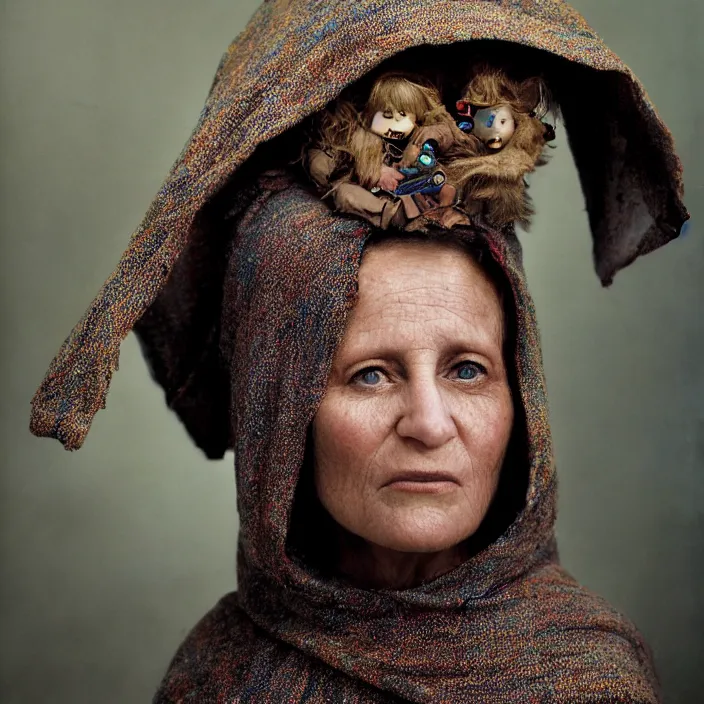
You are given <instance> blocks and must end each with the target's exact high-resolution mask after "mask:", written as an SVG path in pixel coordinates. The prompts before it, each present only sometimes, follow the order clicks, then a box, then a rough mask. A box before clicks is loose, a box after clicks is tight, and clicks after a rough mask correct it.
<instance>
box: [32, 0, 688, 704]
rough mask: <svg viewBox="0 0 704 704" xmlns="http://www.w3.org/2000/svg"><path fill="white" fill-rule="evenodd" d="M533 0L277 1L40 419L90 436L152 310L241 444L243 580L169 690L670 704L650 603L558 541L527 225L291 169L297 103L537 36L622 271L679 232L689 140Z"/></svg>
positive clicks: (195, 640)
mask: <svg viewBox="0 0 704 704" xmlns="http://www.w3.org/2000/svg"><path fill="white" fill-rule="evenodd" d="M515 6H516V3H495V2H476V3H459V2H455V1H452V2H451V1H450V0H447V1H443V0H438V2H436V3H434V4H433V6H432V7H433V21H432V22H431V23H430V24H429V23H428V16H427V11H428V3H427V2H424V1H422V0H408V2H403V3H393V4H389V6H386V5H384V4H382V3H376V2H372V1H371V0H369V1H368V2H367V1H365V2H357V3H321V2H312V1H306V0H298V1H293V2H284V1H279V2H266V3H265V4H264V6H263V7H262V10H261V11H260V13H259V14H258V15H256V16H255V18H254V19H253V21H252V23H251V25H250V26H249V28H248V29H247V30H246V31H245V33H244V34H243V35H242V37H240V38H239V39H238V40H237V41H236V42H235V43H234V44H233V46H232V47H231V49H230V51H229V52H228V54H227V55H226V57H225V59H224V60H223V62H222V64H221V67H220V69H219V72H218V76H217V78H216V82H215V84H214V86H213V90H212V92H211V95H210V98H209V100H208V103H207V105H206V108H205V110H204V111H203V113H202V116H201V122H200V124H199V126H198V129H197V130H196V132H195V133H194V136H193V138H192V140H191V141H190V142H189V144H188V145H187V146H186V149H185V150H184V152H183V154H182V155H181V157H180V159H179V161H178V162H177V164H176V165H175V166H174V168H173V169H172V171H171V173H170V176H169V178H168V179H167V181H166V183H165V185H164V187H163V188H162V190H161V192H160V193H159V195H158V196H157V199H156V200H155V203H154V205H153V206H152V208H151V209H150V211H149V213H148V215H147V218H146V219H145V221H144V223H143V225H142V227H141V228H140V229H139V231H138V232H137V233H136V234H135V236H134V238H133V240H132V242H131V244H130V248H129V249H128V251H127V252H126V253H125V255H124V257H123V260H122V261H121V263H120V265H119V266H118V268H117V269H116V271H115V273H114V274H113V276H112V277H111V278H110V279H109V280H108V282H107V283H106V285H105V287H104V288H103V290H102V291H101V292H100V294H99V295H98V297H97V298H96V300H95V302H94V304H93V305H92V306H91V308H90V309H89V311H88V312H87V314H86V316H85V318H84V319H83V320H82V321H81V322H80V323H79V324H78V325H77V327H76V328H75V330H74V332H73V333H72V335H71V336H70V337H69V338H68V339H67V341H66V343H65V344H64V346H63V347H62V349H61V351H60V352H59V355H58V356H57V358H56V359H55V361H54V363H53V364H52V367H51V369H50V371H49V374H48V375H47V377H46V379H45V381H44V383H43V384H42V386H41V387H40V389H39V391H38V392H37V395H36V397H35V399H34V405H33V416H32V429H33V431H34V432H35V433H37V434H40V435H48V436H52V437H57V438H58V439H60V440H61V441H62V442H63V443H64V444H65V445H66V446H67V447H68V448H71V449H75V448H78V447H80V445H81V443H82V442H83V439H84V438H85V435H86V433H87V432H88V428H89V426H90V422H91V420H92V418H93V416H94V415H95V413H96V412H97V410H98V409H99V408H100V407H101V406H102V405H103V404H104V402H105V395H106V393H107V388H108V384H109V380H110V376H111V374H112V371H113V370H114V369H115V367H116V363H117V354H118V349H119V344H120V341H121V340H122V338H123V337H124V335H126V334H127V333H128V332H129V331H130V330H131V329H133V328H134V329H135V330H136V332H137V333H138V335H139V336H140V339H141V342H142V344H143V348H144V351H145V354H146V356H147V358H148V361H149V363H150V366H151V369H152V372H153V374H154V377H155V379H156V380H157V381H158V382H159V383H160V384H161V385H162V386H163V387H164V388H165V390H166V395H167V400H168V403H169V404H170V406H171V407H172V408H173V409H174V411H175V412H176V413H178V415H179V417H180V418H181V420H182V421H183V423H184V425H185V426H186V428H187V430H188V432H189V433H190V434H191V436H192V437H193V439H194V441H195V442H196V443H197V444H198V445H199V446H200V447H201V448H202V449H203V450H204V451H205V452H206V454H207V455H208V456H211V457H219V456H222V454H223V453H224V452H225V450H226V449H228V448H232V449H234V452H235V461H236V475H237V490H238V509H239V514H240V534H239V552H238V591H237V592H236V593H233V594H230V595H228V596H226V597H224V598H223V599H222V600H221V601H220V603H219V604H218V605H217V606H216V607H215V608H214V609H213V610H212V611H211V612H210V613H209V614H208V615H207V616H206V617H205V618H204V619H203V620H202V621H201V622H200V623H199V624H198V625H197V626H196V627H195V628H194V630H193V632H192V633H191V634H190V635H189V636H188V638H187V639H186V641H185V642H184V644H183V645H182V646H181V648H180V649H179V651H178V653H177V654H176V656H175V658H174V660H173V663H172V665H171V667H170V668H169V671H168V672H167V674H166V676H165V678H164V681H163V683H162V685H161V687H160V689H159V692H158V693H157V695H156V698H155V701H156V702H159V703H165V702H190V701H195V702H311V703H317V702H320V703H322V702H403V701H407V702H437V703H439V702H448V703H451V702H478V703H481V702H485V703H487V704H488V703H504V702H516V703H519V702H520V703H521V704H523V703H525V702H565V703H567V702H570V703H573V702H590V703H597V702H604V703H606V702H639V703H641V704H644V703H651V702H658V701H659V694H658V686H657V679H656V676H655V673H654V671H653V666H652V662H651V659H650V656H649V652H648V649H647V647H646V645H645V644H644V643H643V641H642V639H641V637H640V636H639V634H638V632H637V631H636V629H635V628H634V627H633V626H632V625H631V624H630V623H629V622H628V621H627V620H626V619H625V618H624V617H622V616H621V615H619V614H618V613H617V612H616V611H614V610H613V609H612V608H611V607H610V606H609V605H608V604H607V603H605V602H604V601H603V600H602V599H600V598H599V597H597V596H595V595H594V594H591V593H589V592H588V591H586V590H585V589H583V588H582V587H580V586H579V585H578V584H577V583H576V582H575V581H574V580H573V579H572V578H571V577H570V576H569V575H568V574H567V573H566V572H565V571H564V570H563V569H562V567H561V566H560V564H559V560H558V555H557V550H556V545H555V536H554V521H555V509H556V494H555V492H556V476H555V467H554V463H553V457H552V445H551V440H550V431H549V426H548V422H547V402H546V398H545V385H544V378H543V371H542V363H541V359H540V351H539V342H538V333H537V326H536V321H535V315H534V311H533V305H532V302H531V299H530V297H529V295H528V292H527V286H526V282H525V277H524V274H523V269H522V264H521V251H520V245H519V243H518V240H517V238H516V236H515V233H514V232H513V228H511V227H504V228H496V227H493V226H491V224H490V223H485V222H483V221H482V220H481V219H475V220H473V221H472V222H470V223H466V224H464V225H461V226H456V227H454V228H453V229H451V230H446V229H443V228H442V227H439V226H437V224H434V223H433V221H432V219H431V220H428V221H425V222H424V224H423V226H422V227H419V228H418V230H419V231H418V232H417V233H414V234H412V235H409V234H408V233H399V232H394V231H389V232H380V231H378V230H376V229H374V228H373V227H372V226H371V225H370V224H369V223H367V222H365V221H362V220H357V219H354V218H352V217H345V216H342V215H339V214H335V213H333V212H331V210H330V208H329V207H328V206H327V205H326V204H325V203H324V202H323V201H322V200H321V199H320V197H319V196H318V195H317V194H315V193H313V192H312V189H311V188H310V187H309V185H306V184H304V183H303V182H302V179H301V175H300V173H298V172H296V171H295V170H294V171H290V170H288V171H286V170H284V169H283V168H281V167H283V166H284V162H285V154H286V153H287V152H290V151H295V147H296V146H298V147H300V142H297V141H296V140H297V139H300V133H298V132H297V131H296V130H295V129H294V130H293V131H291V130H292V129H293V128H295V126H296V125H297V124H298V123H299V121H300V120H301V119H303V118H304V117H306V116H308V115H311V114H312V113H314V112H315V111H316V110H319V109H321V108H323V107H324V106H325V104H326V103H327V102H328V101H330V100H331V99H333V98H335V97H336V96H337V95H338V94H339V92H340V91H341V90H342V88H344V87H345V86H346V85H347V84H350V83H352V82H354V81H355V80H356V79H358V78H360V77H362V76H363V74H364V73H366V72H368V71H370V70H372V69H373V68H374V67H376V66H377V65H378V64H380V63H382V62H384V61H385V60H387V59H390V58H391V57H393V56H394V55H396V54H399V53H400V52H403V51H404V50H405V49H407V48H408V44H409V42H411V38H414V39H413V41H417V42H418V43H419V44H424V45H430V44H452V43H456V42H464V41H468V40H474V39H480V38H483V39H497V38H500V39H508V40H514V41H515V40H516V39H517V38H518V37H520V40H521V41H522V42H523V43H525V44H529V45H531V46H532V47H537V48H540V49H542V50H543V52H546V51H549V52H552V54H553V58H552V60H553V61H554V63H552V64H550V63H549V62H548V59H547V58H545V57H546V54H545V53H540V54H535V55H531V56H533V58H534V59H535V58H536V57H539V58H540V59H541V60H545V61H546V62H547V63H546V66H548V65H549V68H550V70H549V71H547V73H548V74H549V75H548V76H547V78H548V79H549V80H548V82H549V83H550V85H551V88H552V89H553V90H554V92H555V95H556V97H557V98H558V100H559V103H560V107H561V109H562V112H563V114H564V116H565V120H566V122H567V127H568V129H569V130H570V138H571V144H572V148H573V150H574V153H575V157H576V161H577V165H578V167H579V168H580V172H581V176H582V180H583V185H584V190H585V195H586V200H587V206H588V209H589V214H590V219H591V223H592V229H593V233H594V238H595V258H596V267H597V271H598V273H599V275H600V276H601V278H602V280H603V281H604V282H605V283H608V282H609V281H610V280H611V278H612V276H613V275H614V273H615V272H616V271H618V270H619V269H620V268H622V267H623V266H625V265H626V264H628V263H630V261H632V260H633V259H634V258H635V257H636V256H638V255H639V254H642V253H644V252H647V251H650V250H652V249H654V248H656V247H658V246H659V245H661V244H664V243H665V242H666V241H668V240H669V239H671V238H672V237H674V236H676V235H677V233H678V232H679V229H680V227H681V225H682V223H683V221H684V220H685V219H686V217H687V214H686V211H685V209H684V207H683V205H682V202H681V174H680V171H679V162H678V161H677V157H676V156H675V155H674V152H673V150H672V143H671V140H670V137H669V134H668V133H667V131H666V129H665V128H664V126H663V125H662V123H660V121H659V119H658V118H657V116H656V114H655V112H654V111H653V110H652V107H651V106H650V105H649V103H647V100H646V98H645V96H644V94H643V92H642V89H641V88H640V86H639V84H638V83H637V82H636V81H635V79H634V78H633V77H632V74H630V73H629V72H628V71H627V69H626V68H625V67H624V66H623V65H622V64H621V63H620V62H619V61H618V60H617V59H616V58H615V57H614V56H613V55H612V54H611V53H610V52H608V50H607V49H605V47H603V45H602V44H601V43H600V42H599V40H598V39H597V38H596V37H595V36H594V35H593V33H592V32H591V30H590V29H589V28H588V27H587V25H586V24H585V23H584V22H583V20H582V19H581V18H580V17H579V16H578V15H576V13H574V12H573V11H572V10H571V9H569V8H567V7H566V6H565V5H564V4H563V3H561V2H556V1H554V2H550V1H548V2H539V3H538V2H536V3H531V2H523V3H521V4H520V8H519V9H517V8H516V7H515ZM421 29H422V31H421ZM374 37H377V38H378V39H379V41H376V42H375V41H372V39H373V38H374ZM302 38H305V41H302ZM382 39H383V41H382ZM501 46H503V45H501ZM423 51H425V52H426V53H425V54H424V56H425V58H426V61H431V59H433V60H434V59H438V58H439V57H440V58H442V57H443V56H444V57H445V58H447V57H449V56H451V55H453V56H455V57H456V56H457V54H442V55H441V54H437V53H435V54H431V53H429V52H432V48H431V47H428V46H426V47H424V49H423ZM417 57H418V55H417V54H416V60H417ZM560 57H563V58H567V59H570V61H569V62H567V61H563V60H562V59H560ZM597 69H600V70H602V71H603V72H600V71H599V70H597ZM323 79H324V80H323ZM574 81H579V91H574V90H572V88H571V86H572V85H573V82H574ZM585 87H587V88H590V89H591V90H592V91H593V92H594V94H598V95H600V96H602V97H603V100H602V102H601V106H602V108H603V109H602V111H601V112H600V113H598V114H595V113H593V112H589V113H585V111H584V109H583V99H582V94H583V92H584V90H585V89H586V88H585ZM303 98H305V101H304V100H303ZM609 101H611V102H609ZM625 135H627V136H628V139H626V138H625ZM274 137H277V139H276V140H275V141H274V142H268V140H270V139H272V138H274ZM599 140H601V141H599ZM267 142H268V143H267ZM257 147H260V149H259V150H258V151H257V152H256V154H255V156H254V157H253V158H251V159H250V158H249V157H250V156H251V155H252V153H253V152H254V150H255V148H257ZM291 147H294V149H291ZM299 152H300V149H299ZM654 164H655V165H658V166H659V167H660V168H658V169H655V168H653V165H654ZM272 167H277V168H272ZM421 222H423V221H422V219H421Z"/></svg>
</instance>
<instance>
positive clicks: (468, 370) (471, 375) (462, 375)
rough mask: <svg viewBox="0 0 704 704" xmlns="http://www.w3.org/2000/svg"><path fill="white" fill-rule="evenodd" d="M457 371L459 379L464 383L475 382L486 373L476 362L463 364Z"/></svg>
mask: <svg viewBox="0 0 704 704" xmlns="http://www.w3.org/2000/svg"><path fill="white" fill-rule="evenodd" d="M456 369H457V377H458V378H459V379H462V381H474V380H475V379H476V378H477V377H478V376H479V375H480V374H481V373H482V372H483V371H484V370H483V369H482V367H481V366H480V365H479V364H477V363H476V362H463V363H462V364H459V365H458V366H457V367H456Z"/></svg>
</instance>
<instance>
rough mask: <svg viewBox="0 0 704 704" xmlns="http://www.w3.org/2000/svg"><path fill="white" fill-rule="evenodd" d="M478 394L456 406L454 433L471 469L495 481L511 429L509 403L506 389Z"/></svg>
mask: <svg viewBox="0 0 704 704" xmlns="http://www.w3.org/2000/svg"><path fill="white" fill-rule="evenodd" d="M492 391H495V392H492V393H488V394H478V395H477V396H474V397H472V399H471V401H469V402H467V401H465V402H464V403H461V404H458V411H457V415H456V419H457V424H458V426H459V427H458V431H459V435H460V437H461V438H462V439H463V441H464V445H465V448H466V450H467V453H468V454H469V455H470V457H471V459H472V465H473V467H475V468H478V467H480V468H482V473H486V474H492V475H495V476H496V477H498V474H499V472H500V470H501V465H502V463H503V459H504V456H505V454H506V448H507V446H508V442H509V439H510V437H511V430H512V428H513V419H514V411H513V401H512V399H511V393H510V391H509V389H508V387H505V388H504V387H502V388H498V389H496V390H492Z"/></svg>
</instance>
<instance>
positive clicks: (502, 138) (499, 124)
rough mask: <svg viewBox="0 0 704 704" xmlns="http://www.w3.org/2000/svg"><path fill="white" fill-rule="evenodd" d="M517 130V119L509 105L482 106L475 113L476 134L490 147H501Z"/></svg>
mask: <svg viewBox="0 0 704 704" xmlns="http://www.w3.org/2000/svg"><path fill="white" fill-rule="evenodd" d="M515 131H516V119H515V117H514V116H513V111H512V110H511V108H510V107H509V106H508V105H497V106H495V107H491V108H480V109H479V110H477V111H476V112H475V114H474V134H475V135H476V136H477V137H479V139H481V140H482V142H484V144H486V146H487V147H489V149H501V147H503V146H504V144H507V143H508V142H509V140H510V139H511V137H513V133H514V132H515Z"/></svg>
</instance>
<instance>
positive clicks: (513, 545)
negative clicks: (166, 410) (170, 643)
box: [147, 179, 659, 704]
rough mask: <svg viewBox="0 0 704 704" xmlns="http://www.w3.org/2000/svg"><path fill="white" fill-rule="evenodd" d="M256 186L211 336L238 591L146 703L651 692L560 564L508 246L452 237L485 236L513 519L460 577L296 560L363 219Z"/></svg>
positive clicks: (522, 698)
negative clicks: (347, 572)
mask: <svg viewBox="0 0 704 704" xmlns="http://www.w3.org/2000/svg"><path fill="white" fill-rule="evenodd" d="M279 189H280V190H279ZM261 190H262V192H261V195H260V196H259V197H258V198H257V199H256V200H255V202H254V203H253V204H252V205H251V206H250V207H249V208H248V209H247V211H246V212H245V213H244V214H243V216H242V217H241V219H240V220H239V222H238V224H237V226H236V228H235V233H234V239H233V244H232V248H231V254H230V257H229V263H228V267H227V271H226V276H225V281H226V283H225V288H224V297H223V312H222V330H221V335H220V341H221V344H220V348H221V350H220V351H221V358H222V362H223V367H224V368H226V369H227V370H228V376H229V379H230V385H229V386H228V388H229V391H230V394H231V395H230V409H231V416H230V423H231V427H232V428H233V438H234V448H235V468H236V476H237V492H238V494H237V496H238V509H239V515H240V533H239V552H238V582H239V583H238V588H239V591H238V592H237V593H233V594H230V595H228V596H226V597H224V598H223V599H222V600H221V601H220V603H219V604H218V605H217V606H216V607H215V608H214V609H213V611H211V613H209V614H208V615H207V616H206V617H205V619H204V620H203V621H202V622H201V623H200V624H198V625H197V626H196V627H195V629H194V630H193V632H192V633H191V634H190V635H189V636H188V638H187V639H186V641H185V643H184V644H183V645H182V646H181V648H180V649H179V651H178V653H177V655H176V657H175V659H174V661H173V663H172V665H171V667H170V669H169V671H168V673H167V675H166V677H165V679H164V682H163V683H162V685H161V688H160V690H159V692H158V693H157V695H156V697H155V700H154V701H155V702H156V703H157V704H165V703H166V702H188V701H197V702H272V703H277V704H278V703H279V702H315V703H318V702H319V703H321V704H322V702H347V703H355V702H398V701H408V702H434V703H440V702H443V703H444V702H447V703H455V702H473V703H477V704H485V703H486V704H488V703H492V704H508V703H511V702H515V703H516V704H518V703H520V704H526V703H527V702H536V703H537V702H558V703H559V702H564V703H565V704H567V703H569V704H578V703H580V702H584V703H586V702H589V703H595V702H604V703H606V702H612V703H613V702H638V703H640V704H646V703H650V702H657V701H659V698H658V691H657V681H656V677H655V674H654V671H653V666H652V663H651V660H650V655H649V652H648V650H647V647H646V646H645V644H644V643H643V641H642V639H641V637H640V635H639V634H638V632H637V631H636V629H635V628H634V627H633V625H631V624H630V623H629V622H628V621H627V620H626V619H625V618H624V617H622V616H621V615H619V614H618V613H617V612H616V611H614V610H613V609H612V608H611V607H610V606H609V605H608V604H607V603H606V602H604V600H602V599H600V598H599V597H597V596H596V595H594V594H591V593H590V592H588V591H586V590H585V589H583V588H581V587H580V586H579V585H578V584H577V583H576V582H575V581H574V580H573V579H572V578H571V577H570V576H569V575H568V574H567V573H566V572H565V571H564V570H563V569H562V568H561V567H560V566H559V563H558V557H557V552H556V547H555V538H554V521H555V504H556V495H555V491H556V476H555V466H554V462H553V454H552V444H551V438H550V430H549V424H548V417H547V401H546V397H545V382H544V378H543V372H542V361H541V356H540V344H539V339H538V332H537V325H536V319H535V312H534V308H533V304H532V301H531V299H530V297H529V295H528V292H527V287H526V281H525V277H524V273H523V269H522V264H521V251H520V245H519V243H518V240H517V238H516V237H515V236H514V235H510V234H507V233H501V232H496V231H491V230H477V229H475V230H469V229H468V230H461V229H456V230H455V232H456V233H457V236H458V237H461V238H462V239H464V240H466V241H468V242H479V243H484V244H485V246H486V248H487V252H488V254H489V256H490V257H491V258H492V259H493V260H494V261H495V262H496V263H498V266H499V267H500V269H501V271H503V272H504V273H505V278H506V279H507V282H508V285H507V287H506V288H507V290H508V292H509V295H511V296H512V305H510V306H507V311H514V312H513V313H510V315H513V316H515V320H514V321H513V322H514V323H515V325H514V326H512V327H514V328H515V343H514V347H515V349H514V350H511V351H510V352H509V356H510V359H509V363H510V364H511V365H512V366H513V367H514V370H513V371H514V374H513V376H514V378H515V379H516V384H515V385H516V388H515V389H514V393H515V404H516V415H517V417H520V418H521V419H522V420H524V421H525V427H526V432H527V439H526V442H525V449H524V451H523V453H522V455H521V460H520V464H521V465H522V468H523V471H524V473H526V474H527V475H528V476H527V481H526V485H527V491H526V494H525V496H523V497H522V499H523V500H522V508H520V510H518V509H517V510H518V515H517V516H516V515H515V513H514V515H512V516H511V522H510V525H506V526H505V529H504V531H503V533H502V534H501V535H500V536H498V537H496V538H495V539H494V540H493V541H492V542H491V543H490V544H489V545H488V547H485V548H484V549H483V550H480V551H479V552H477V553H476V554H475V555H474V557H472V558H471V559H469V560H468V561H467V562H465V563H464V564H463V565H461V566H460V567H459V568H457V569H455V570H453V571H452V572H450V573H448V574H446V575H444V576H442V577H440V578H438V579H435V580H434V581H431V582H428V583H426V584H423V585H422V586H419V587H416V588H413V589H408V590H403V591H383V590H382V591H372V590H365V589H359V588H355V587H353V586H351V585H350V584H349V583H346V582H344V581H342V580H340V579H337V578H335V577H334V576H330V575H327V576H326V573H325V572H324V571H321V570H320V569H318V568H316V566H315V565H312V564H311V563H309V562H307V561H306V560H305V559H301V558H300V557H298V556H297V555H298V554H300V553H297V551H296V550H294V549H292V544H291V542H290V530H291V526H292V525H294V524H295V522H296V521H304V522H307V521H313V516H312V513H310V512H308V513H306V512H303V513H295V514H293V507H294V505H295V502H296V501H297V500H299V499H297V493H296V492H297V488H298V487H299V478H300V476H301V469H302V467H303V466H304V461H305V450H306V441H307V436H308V429H309V427H310V423H311V421H312V419H313V417H314V416H315V413H316V411H317V408H318V406H319V403H320V401H321V399H322V397H323V395H324V393H325V388H326V383H327V377H328V373H329V370H330V366H331V362H332V358H333V355H334V352H335V349H336V347H337V345H338V343H339V341H340V339H341V337H342V335H343V334H344V329H345V322H346V320H347V317H348V313H349V311H350V309H351V307H352V305H353V304H354V301H355V299H356V294H357V281H358V270H359V266H360V261H361V259H362V256H363V248H364V246H365V242H366V241H367V238H368V236H369V235H370V230H371V228H370V226H369V225H367V224H366V223H362V222H359V221H355V220H352V219H349V218H343V217H341V216H339V215H334V214H332V213H331V212H330V210H329V209H328V207H327V206H326V205H325V204H324V203H322V202H321V201H320V200H319V199H318V198H317V197H316V196H315V195H313V194H312V193H310V192H308V191H307V190H305V189H304V188H303V187H299V186H296V185H288V184H286V182H285V180H284V179H280V180H279V181H278V183H277V182H276V181H275V180H271V181H270V182H269V183H268V184H267V187H266V188H262V189H261ZM147 347H149V345H148V344H147ZM517 461H519V460H517ZM515 469H517V467H511V466H507V465H505V466H504V468H503V472H511V470H515ZM292 514H293V517H292ZM312 539H313V540H320V533H319V532H318V533H315V532H314V533H313V538H312Z"/></svg>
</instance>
